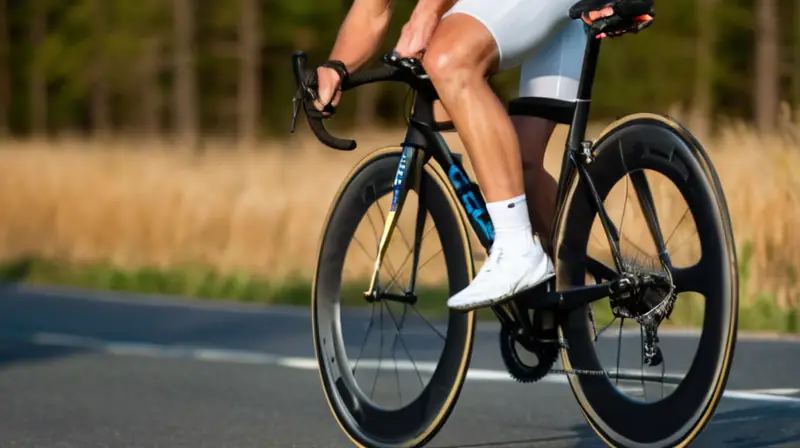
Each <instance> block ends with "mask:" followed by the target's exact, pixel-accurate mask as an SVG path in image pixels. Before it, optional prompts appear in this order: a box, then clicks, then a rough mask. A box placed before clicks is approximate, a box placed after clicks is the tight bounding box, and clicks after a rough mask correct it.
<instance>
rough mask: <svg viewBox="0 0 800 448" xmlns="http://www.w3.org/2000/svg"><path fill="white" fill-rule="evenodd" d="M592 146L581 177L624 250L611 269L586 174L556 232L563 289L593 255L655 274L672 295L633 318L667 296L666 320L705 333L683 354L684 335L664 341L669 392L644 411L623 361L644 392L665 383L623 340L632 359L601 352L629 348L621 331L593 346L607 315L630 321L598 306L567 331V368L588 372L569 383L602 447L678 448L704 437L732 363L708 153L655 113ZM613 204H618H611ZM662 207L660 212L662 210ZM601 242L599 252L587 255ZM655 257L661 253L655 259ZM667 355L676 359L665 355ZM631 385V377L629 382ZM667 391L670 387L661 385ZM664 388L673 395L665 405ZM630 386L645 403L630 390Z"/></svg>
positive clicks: (723, 231) (733, 321)
mask: <svg viewBox="0 0 800 448" xmlns="http://www.w3.org/2000/svg"><path fill="white" fill-rule="evenodd" d="M594 148H595V151H594V155H595V160H594V162H593V163H591V164H589V165H587V166H586V170H587V172H588V174H589V177H590V178H591V180H592V181H593V183H594V186H595V188H596V190H597V193H598V195H599V197H600V199H601V201H603V207H604V208H605V209H606V210H607V212H608V215H609V217H610V218H611V219H612V221H616V222H614V226H615V227H616V229H617V231H618V234H619V235H620V244H619V247H620V252H621V257H620V258H619V259H618V260H620V259H621V261H622V262H621V263H619V262H618V261H616V262H615V261H613V260H611V257H610V254H609V252H610V250H609V249H608V248H610V247H611V246H610V243H608V239H607V238H606V236H605V233H604V229H603V228H602V227H601V226H600V225H599V222H598V221H599V218H598V217H597V210H596V209H595V207H594V205H593V203H592V200H591V197H590V195H588V194H587V191H588V187H587V186H586V185H584V183H583V182H582V181H581V179H580V178H579V176H574V177H573V179H571V180H570V184H569V189H568V194H567V196H566V199H565V206H564V208H563V211H562V215H561V216H560V219H559V225H558V228H557V230H556V239H555V247H556V248H557V254H556V258H557V260H558V261H557V268H556V269H557V287H558V289H559V290H567V289H570V288H574V287H576V286H581V285H585V284H586V282H587V281H591V275H590V274H588V272H589V271H590V269H587V266H586V262H585V260H586V259H587V257H592V258H595V259H598V260H600V261H603V262H605V263H607V264H608V265H611V266H615V269H614V270H615V271H617V274H622V273H621V272H619V271H620V270H623V271H625V272H626V273H627V274H629V275H630V274H631V273H633V274H632V275H640V274H642V273H644V275H649V276H651V277H653V276H660V277H659V278H665V279H668V280H669V283H670V285H671V287H670V288H661V289H660V290H659V289H658V288H654V289H652V290H648V289H646V288H645V289H643V290H641V291H639V294H640V295H639V297H638V299H637V300H640V301H641V302H640V304H638V305H637V304H633V306H631V307H629V309H628V311H630V309H632V308H637V307H639V306H640V305H641V303H645V302H646V301H648V300H649V301H650V302H649V303H655V302H654V300H653V298H654V297H655V298H656V299H657V300H661V299H662V298H670V299H671V300H674V301H673V302H672V303H673V304H674V309H670V311H669V312H668V313H667V314H668V315H669V314H670V313H671V314H672V315H678V314H680V315H681V316H682V318H683V319H685V320H693V322H692V323H695V324H696V325H697V326H699V327H700V328H701V330H702V333H701V335H700V338H699V341H698V342H697V344H696V349H694V350H692V349H691V347H690V346H689V345H686V344H688V343H687V342H685V341H686V339H688V338H682V339H681V340H680V341H675V340H672V341H663V340H662V341H661V344H662V345H663V347H664V350H665V352H664V356H663V361H662V364H661V365H660V366H659V368H658V370H660V371H661V381H662V391H661V398H660V399H659V400H656V401H653V402H647V397H648V393H647V391H646V390H645V391H644V394H642V391H641V390H639V388H638V385H636V384H634V385H633V386H629V387H627V388H625V387H620V385H619V378H620V377H624V375H623V369H622V368H620V363H621V361H625V360H627V361H632V362H635V363H636V364H635V365H636V366H640V368H637V367H633V368H632V369H627V370H628V371H629V372H630V371H635V370H640V369H641V372H642V374H641V378H640V380H641V381H642V387H643V388H644V387H645V385H644V381H645V380H647V381H650V380H654V379H655V380H656V381H658V379H657V378H658V376H659V375H658V374H657V373H656V374H649V375H648V374H644V369H645V367H643V364H641V360H642V358H643V356H642V351H644V349H643V348H641V349H640V348H639V347H630V346H631V345H638V344H630V343H626V344H627V346H628V347H629V348H632V349H633V350H632V351H634V352H635V353H633V354H632V355H631V356H628V357H625V356H621V355H620V353H621V350H620V348H619V347H618V348H617V349H616V350H602V349H601V345H602V344H601V343H605V342H609V340H610V341H611V342H612V343H613V342H614V341H618V342H619V344H620V346H621V345H622V344H623V335H622V333H623V327H624V325H623V323H620V333H619V336H618V337H617V336H614V337H612V338H604V337H598V332H597V329H598V328H602V327H605V325H601V324H600V323H598V322H597V321H598V320H600V319H601V318H602V317H603V316H605V317H606V318H608V319H614V318H620V317H622V321H623V322H624V318H625V317H627V318H629V323H631V322H630V321H631V319H630V317H631V315H630V313H628V314H627V315H626V313H620V312H619V307H617V308H616V309H615V310H612V307H609V306H606V307H605V309H602V308H601V307H602V305H601V304H600V303H599V302H595V303H593V304H592V305H591V306H587V307H585V308H583V309H579V310H578V311H575V312H573V313H571V314H570V315H569V317H567V318H566V320H565V322H563V324H562V332H563V334H564V336H565V338H566V340H567V342H568V348H565V349H564V350H562V362H563V364H564V367H565V369H567V370H570V369H572V370H574V371H578V372H581V373H577V374H576V373H572V374H570V375H569V383H570V385H571V387H572V390H573V392H574V394H575V397H576V398H577V400H578V402H579V404H580V406H581V408H582V410H583V413H584V416H585V418H586V420H587V421H588V423H589V424H590V426H591V427H592V428H593V429H594V430H595V431H596V432H597V434H598V435H599V436H600V437H601V438H602V439H603V440H604V441H605V442H606V443H607V444H609V445H611V446H625V447H644V446H646V447H676V446H677V447H683V446H686V445H688V444H689V443H690V442H691V441H692V440H694V439H695V438H696V437H697V436H698V434H699V433H700V432H701V431H702V430H703V428H704V427H705V425H706V424H707V423H708V421H709V420H710V418H711V416H712V414H713V413H714V410H715V408H716V406H717V405H718V403H719V401H720V398H721V397H722V392H723V390H724V388H725V384H726V381H727V378H728V374H729V372H730V369H731V362H732V359H733V353H734V346H735V341H736V331H737V319H738V315H737V313H738V277H737V263H736V251H735V246H734V239H733V232H732V230H731V222H730V218H729V216H728V210H727V206H726V203H725V198H724V195H723V192H722V188H721V185H720V182H719V180H718V178H717V175H716V173H715V171H714V168H713V166H712V164H711V161H710V160H709V158H708V156H707V155H706V153H705V151H704V150H703V148H702V147H701V146H700V144H699V143H698V142H697V141H696V140H695V139H694V138H693V137H692V136H691V134H690V133H689V132H688V131H687V130H685V129H684V128H682V127H681V126H680V125H679V124H678V123H676V122H675V121H674V120H671V119H669V118H666V117H663V116H660V115H652V114H637V115H632V116H629V117H626V118H623V119H621V120H620V121H618V122H616V123H614V124H612V125H611V126H610V127H609V128H608V130H607V131H606V132H605V133H604V134H603V135H602V136H601V137H600V138H599V139H598V141H597V142H596V144H595V147H594ZM617 193H618V194H617ZM615 199H616V200H618V201H617V205H616V206H614V205H611V204H610V203H611V202H613V201H614V200H615ZM657 200H661V201H662V203H661V204H659V205H656V204H655V202H659V201H657ZM679 202H680V203H682V202H685V203H686V206H685V207H683V206H679V205H676V204H678V203H679ZM637 203H638V205H639V206H638V207H637V206H636V205H637ZM684 209H685V211H684ZM637 210H638V215H637V212H636V211H637ZM637 216H638V218H639V221H640V224H638V225H637V224H636V218H637ZM692 221H693V223H692ZM669 222H671V223H672V224H669ZM680 229H682V230H680ZM683 230H685V231H683ZM687 234H688V235H689V236H688V237H687V236H686V235H687ZM692 235H694V236H692ZM687 242H688V243H692V242H695V243H697V244H696V248H695V249H694V250H689V251H681V250H679V249H678V248H676V246H675V245H676V244H678V243H681V244H684V243H687ZM604 245H605V249H603V250H600V251H599V252H600V253H599V255H598V254H592V253H590V252H591V250H592V249H595V248H598V247H601V246H604ZM682 248H683V247H682V246H681V249H682ZM648 250H649V252H650V253H651V254H655V255H653V256H648V255H647V252H648ZM603 257H605V258H604V259H603ZM690 259H691V260H690ZM619 266H622V268H621V269H620V268H619ZM606 280H611V279H606ZM698 298H699V300H693V299H698ZM617 303H619V302H617ZM701 307H702V310H701V309H700V308H701ZM682 308H683V310H682ZM639 309H641V308H639ZM612 322H613V320H612ZM627 328H628V330H629V333H628V336H636V337H638V335H639V334H641V333H643V327H640V326H639V325H637V324H634V325H631V326H628V327H627ZM625 339H626V340H627V338H625ZM662 339H664V338H663V337H662ZM667 342H669V343H667ZM670 344H671V346H670ZM641 347H644V343H643V344H642V345H641ZM668 349H674V350H675V352H676V353H675V354H672V355H669V354H667V353H666V351H667V350H668ZM692 351H694V356H691V352H692ZM614 359H616V363H617V367H616V369H608V368H606V367H605V366H604V365H603V362H604V361H606V360H610V362H614V361H613V360H614ZM665 366H670V367H667V368H669V369H673V368H674V366H679V367H682V368H685V373H682V374H676V375H673V377H672V378H671V381H665V379H664V377H665V374H664V370H662V369H665ZM589 372H593V374H592V373H589ZM612 372H613V373H612ZM587 373H589V374H587ZM628 376H629V379H633V378H632V374H628ZM667 376H668V375H667ZM670 382H671V383H673V384H670V385H666V386H665V383H670ZM674 383H677V384H674ZM634 386H635V387H634ZM666 388H671V390H670V393H669V394H668V395H666V396H665V394H664V390H665V389H666ZM634 389H635V391H636V394H638V396H629V395H628V394H627V393H625V392H626V391H631V390H634ZM642 396H644V399H643V398H642Z"/></svg>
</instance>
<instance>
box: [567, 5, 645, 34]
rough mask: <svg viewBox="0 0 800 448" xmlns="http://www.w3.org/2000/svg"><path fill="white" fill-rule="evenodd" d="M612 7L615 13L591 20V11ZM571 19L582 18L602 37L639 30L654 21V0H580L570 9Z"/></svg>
mask: <svg viewBox="0 0 800 448" xmlns="http://www.w3.org/2000/svg"><path fill="white" fill-rule="evenodd" d="M606 7H611V8H612V9H613V11H614V14H613V15H611V16H609V17H601V18H599V19H595V20H591V19H590V18H589V13H590V12H593V11H600V10H602V9H604V8H606ZM569 17H570V18H571V19H573V20H574V19H578V18H580V19H582V20H583V21H584V22H585V23H586V24H587V25H589V28H590V29H591V30H592V32H593V33H594V34H596V35H599V36H600V37H606V36H609V37H614V36H620V35H622V34H625V33H629V32H634V33H635V32H638V31H640V30H642V29H644V28H647V27H648V26H650V25H651V24H652V23H653V18H654V17H655V7H654V5H653V0H580V1H579V2H577V3H575V4H574V5H573V6H572V7H571V8H570V9H569Z"/></svg>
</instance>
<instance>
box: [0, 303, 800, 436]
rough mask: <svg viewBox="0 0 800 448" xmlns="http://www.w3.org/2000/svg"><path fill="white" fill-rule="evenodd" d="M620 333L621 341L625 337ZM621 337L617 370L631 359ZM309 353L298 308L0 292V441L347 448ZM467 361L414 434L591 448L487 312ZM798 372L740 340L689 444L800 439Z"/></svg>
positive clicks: (574, 419)
mask: <svg viewBox="0 0 800 448" xmlns="http://www.w3.org/2000/svg"><path fill="white" fill-rule="evenodd" d="M354 319H355V317H354ZM359 325H361V324H357V323H347V324H345V326H346V327H348V328H360V327H359ZM408 328H410V330H411V331H410V334H411V336H409V341H408V346H409V350H410V351H411V352H412V353H413V351H414V349H415V348H427V347H429V346H430V345H431V344H432V343H433V342H434V341H435V340H436V337H435V336H432V335H433V333H432V332H431V334H430V335H424V334H423V331H422V330H424V329H425V328H426V327H425V326H424V325H423V324H417V326H416V327H415V326H414V325H413V324H412V325H410V326H409V327H408ZM614 336H616V334H614ZM622 339H623V341H624V342H623V344H625V345H627V346H630V347H632V346H633V345H634V342H635V341H638V334H635V335H633V334H624V335H623V338H622ZM662 341H663V343H662V346H663V348H664V351H665V356H666V357H667V360H668V362H667V366H666V369H667V371H668V372H680V371H681V369H682V368H684V367H685V365H686V364H687V363H688V360H689V359H691V352H692V347H691V343H692V342H693V340H692V337H691V335H687V334H682V333H676V334H662ZM605 342H609V347H610V348H609V349H608V350H607V352H605V353H604V356H609V357H611V359H615V358H613V355H614V354H615V353H616V352H615V351H614V350H613V349H612V348H615V345H613V344H611V342H614V343H615V342H616V339H611V338H609V339H608V341H604V343H605ZM636 344H638V342H636ZM634 349H635V350H634ZM634 349H631V350H629V352H630V353H629V354H624V355H623V366H622V367H630V368H634V367H638V365H633V364H632V363H633V362H634V361H635V359H637V358H636V357H635V352H636V350H638V345H637V346H636V347H634ZM671 353H672V354H674V355H672V354H671ZM425 356H426V355H425V354H423V355H422V357H423V358H424V357H425ZM313 357H314V352H313V346H312V341H311V334H310V318H309V314H308V311H307V310H306V309H294V308H280V307H270V308H264V307H255V306H244V305H229V304H208V303H202V304H198V303H196V302H191V301H183V300H179V299H159V300H156V299H153V298H141V297H135V296H121V295H114V296H109V295H104V294H99V293H89V292H75V291H62V290H55V289H53V290H49V289H42V288H39V289H30V288H26V289H22V288H12V289H6V290H3V291H0V446H2V447H80V448H90V447H175V448H177V447H348V446H352V445H351V444H350V442H349V441H348V439H347V438H346V437H345V436H344V435H343V434H342V433H341V431H340V429H339V427H338V426H337V425H336V423H335V421H334V419H333V417H332V416H331V415H330V413H329V410H328V406H327V404H326V402H325V399H324V397H323V394H322V390H321V388H320V382H319V376H318V374H317V372H316V364H315V362H314V359H313ZM625 363H628V364H631V365H630V366H627V365H624V364H625ZM471 366H472V370H471V373H470V377H469V380H468V381H467V383H466V385H465V386H464V389H463V392H462V394H461V398H460V400H459V402H458V404H457V405H456V408H455V411H454V412H453V414H452V415H451V417H450V419H449V421H448V423H447V425H446V426H445V427H444V429H443V430H442V431H441V432H440V433H439V435H438V436H437V437H436V438H435V439H434V440H433V442H432V443H431V444H430V445H429V446H434V447H529V446H544V447H561V446H573V447H591V446H602V445H601V444H600V443H599V441H598V439H597V438H596V436H595V435H594V433H593V432H591V431H590V429H589V428H588V426H587V425H586V423H585V422H584V420H583V419H582V417H581V414H580V411H579V409H578V406H577V404H576V403H575V400H574V398H573V397H572V394H571V391H570V389H569V387H568V386H567V384H566V383H565V382H564V381H563V376H552V377H548V378H546V379H545V380H544V381H542V382H540V383H537V384H518V383H516V382H514V381H513V380H510V379H509V377H508V375H507V374H505V373H504V372H503V366H502V361H501V360H500V357H499V355H498V352H497V327H496V326H495V325H492V324H491V323H489V324H483V323H481V324H480V325H479V329H478V332H477V336H476V343H475V352H474V355H473V361H472V364H471ZM609 367H614V365H613V364H612V365H609ZM798 372H800V341H797V340H774V339H767V338H751V337H746V336H743V337H740V339H739V342H738V345H737V352H736V358H735V360H734V367H733V373H732V376H731V378H730V381H729V383H728V390H727V392H726V395H725V398H724V399H723V400H722V403H721V405H720V406H719V408H718V410H717V412H716V414H715V417H714V418H713V420H712V421H711V423H710V425H709V426H708V427H707V429H706V430H705V431H704V432H703V434H702V435H701V437H700V438H699V439H698V441H697V443H696V444H695V445H696V446H733V447H765V446H800V375H798ZM387 375H388V376H387V378H389V379H390V380H391V381H394V377H393V376H391V374H390V373H387ZM391 381H390V383H391ZM391 384H395V383H391ZM630 388H631V392H632V393H636V390H635V389H636V388H637V386H636V384H632V385H631V386H630ZM660 391H661V389H659V388H657V387H656V389H655V392H653V393H660ZM640 392H641V391H640ZM647 393H648V394H649V393H651V392H650V388H648V392H647Z"/></svg>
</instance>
